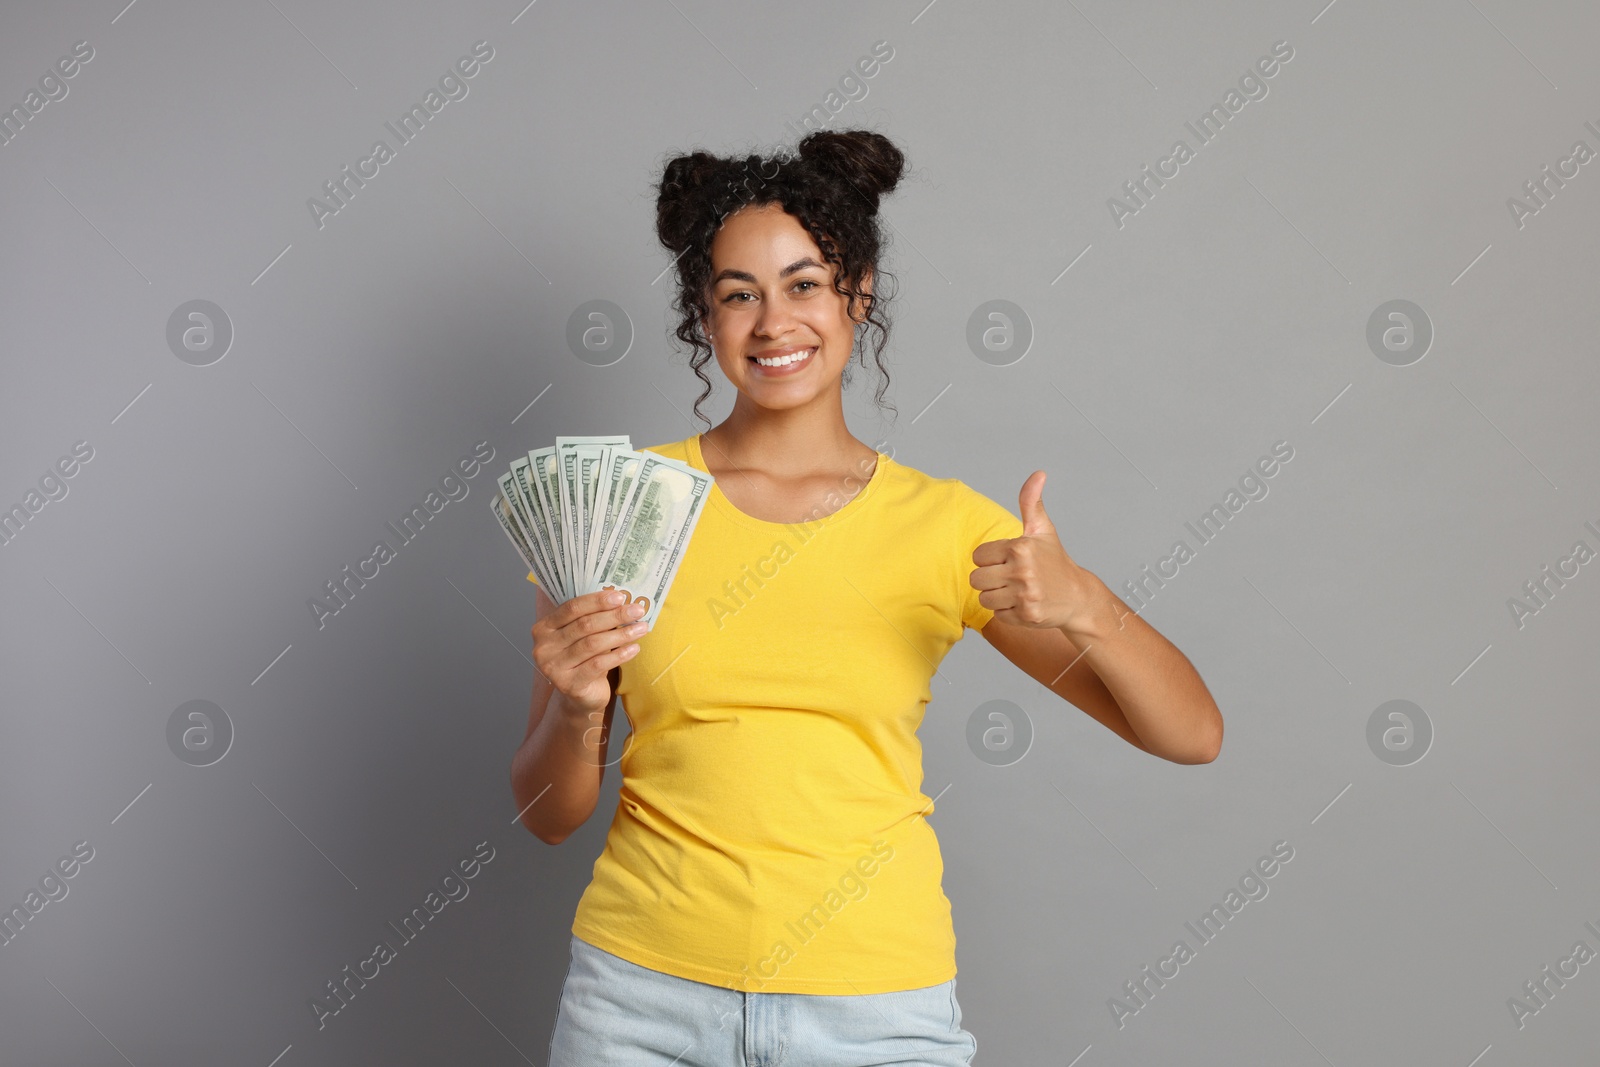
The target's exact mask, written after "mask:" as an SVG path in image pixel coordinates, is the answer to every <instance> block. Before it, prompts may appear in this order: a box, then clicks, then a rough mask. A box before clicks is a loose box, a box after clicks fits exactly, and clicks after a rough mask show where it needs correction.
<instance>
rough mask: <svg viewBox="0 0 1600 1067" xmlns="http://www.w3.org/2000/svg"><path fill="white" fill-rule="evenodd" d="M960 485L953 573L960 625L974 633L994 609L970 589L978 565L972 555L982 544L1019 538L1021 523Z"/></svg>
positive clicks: (968, 488) (1006, 511)
mask: <svg viewBox="0 0 1600 1067" xmlns="http://www.w3.org/2000/svg"><path fill="white" fill-rule="evenodd" d="M956 484H957V485H959V486H960V489H959V491H958V492H957V493H956V500H957V508H956V509H955V510H956V512H957V516H958V520H959V521H958V525H957V529H958V530H959V535H958V536H957V538H956V541H957V551H958V552H959V556H960V558H959V559H958V560H957V566H956V573H957V579H958V583H959V584H958V585H957V596H958V598H959V601H960V604H961V622H962V624H963V625H965V626H970V627H971V628H972V629H974V630H982V629H983V628H984V627H985V626H987V625H988V624H989V620H990V619H992V618H994V609H993V608H986V607H984V606H983V605H982V604H980V603H978V597H979V596H981V595H982V592H983V591H982V590H980V589H974V588H973V587H972V582H971V580H970V579H971V576H972V571H973V569H974V568H975V567H976V566H977V564H975V563H973V562H972V553H973V552H974V551H975V550H976V549H977V547H978V546H979V545H981V544H983V543H984V542H985V541H999V540H1001V539H1003V538H1007V537H1021V536H1022V520H1021V519H1019V518H1017V517H1016V516H1015V515H1013V514H1012V513H1011V512H1010V511H1009V510H1007V509H1006V508H1004V507H1002V506H1000V505H999V504H997V503H995V502H994V501H993V500H990V499H989V498H988V497H986V496H984V495H983V494H982V493H980V492H978V491H977V490H976V489H973V488H972V487H970V486H968V485H966V484H965V483H961V482H957V483H956Z"/></svg>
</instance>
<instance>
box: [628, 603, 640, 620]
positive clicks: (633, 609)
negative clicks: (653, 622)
mask: <svg viewBox="0 0 1600 1067" xmlns="http://www.w3.org/2000/svg"><path fill="white" fill-rule="evenodd" d="M628 614H629V615H632V616H633V617H634V618H636V619H637V618H638V617H639V616H640V615H643V614H644V605H643V604H632V605H629V607H628Z"/></svg>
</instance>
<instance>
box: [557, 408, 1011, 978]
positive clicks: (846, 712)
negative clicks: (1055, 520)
mask: <svg viewBox="0 0 1600 1067" xmlns="http://www.w3.org/2000/svg"><path fill="white" fill-rule="evenodd" d="M648 451H651V452H656V453H659V454H661V455H664V456H669V457H671V458H673V459H679V460H684V461H686V462H688V463H689V464H690V465H692V466H694V467H695V468H697V469H699V470H705V469H706V466H705V461H704V459H703V457H702V455H701V453H700V440H699V437H698V436H696V437H690V438H687V439H686V440H683V441H678V442H675V443H672V444H665V445H654V446H651V447H650V448H649V449H648ZM868 475H870V481H867V483H866V485H865V487H863V488H861V489H860V491H859V492H857V493H856V495H855V496H854V497H852V498H851V499H850V500H849V501H848V502H847V503H845V505H844V506H843V507H842V508H839V510H837V511H835V512H834V513H833V514H831V515H827V516H824V517H823V518H821V519H819V520H817V521H815V522H807V523H795V524H783V523H773V522H765V521H762V520H759V519H755V518H752V517H751V516H748V515H746V514H744V513H743V512H741V511H739V510H738V509H737V508H735V507H734V506H733V504H732V503H731V502H730V501H729V500H728V498H727V497H726V496H725V495H723V493H722V490H721V488H720V486H713V488H712V490H711V496H710V499H709V500H708V501H707V502H706V506H705V510H704V511H703V512H702V514H701V516H700V519H699V522H698V524H697V525H696V527H695V530H694V534H693V537H692V538H691V539H690V543H689V547H688V549H687V551H686V552H685V555H684V558H683V562H682V564H681V566H680V568H679V570H678V573H677V575H676V577H675V578H674V579H673V583H672V587H671V589H670V591H669V592H668V594H667V599H666V602H665V603H664V604H663V606H662V609H661V614H660V616H659V617H658V618H657V620H656V624H655V626H654V628H653V629H652V630H651V631H650V632H649V633H648V634H646V635H645V636H644V637H643V638H641V639H640V647H639V652H638V654H637V655H636V656H634V658H633V659H631V660H628V661H627V662H625V663H624V664H623V665H622V670H621V683H620V685H619V690H618V692H619V695H620V696H621V698H622V703H623V708H624V710H625V712H626V713H627V716H628V721H629V723H630V724H631V727H632V731H633V733H632V736H631V737H629V738H628V739H627V740H626V742H623V741H621V740H619V739H620V736H621V731H614V732H613V734H612V742H611V746H610V749H609V751H608V758H609V759H612V760H616V759H617V750H618V747H619V746H621V747H622V748H623V749H624V751H623V754H622V756H621V759H620V767H621V771H622V787H621V798H620V803H619V804H618V805H617V811H616V815H615V817H614V818H613V820H612V823H611V828H610V831H609V832H608V834H607V836H606V843H605V849H604V851H603V852H602V853H601V855H600V858H599V859H598V860H597V861H596V862H595V865H594V877H593V880H592V881H591V882H590V884H589V886H588V888H587V889H586V890H585V891H584V894H583V897H582V899H581V900H580V901H579V903H578V909H577V914H576V916H575V917H574V920H573V924H572V932H573V933H574V934H576V935H577V936H578V937H579V938H580V939H582V940H584V941H587V942H589V943H590V944H593V945H596V946H598V947H600V948H602V949H605V950H606V951H608V952H611V953H613V954H615V955H617V956H621V957H622V958H623V959H626V960H631V961H632V962H634V963H637V964H639V965H640V966H643V967H648V968H651V969H652V970H657V971H664V972H666V973H668V974H673V975H677V976H679V977H681V978H688V979H692V980H694V981H698V982H709V983H711V984H713V985H718V986H724V987H727V988H730V989H738V990H743V991H747V992H766V993H822V994H853V993H885V992H892V991H895V990H904V989H919V988H922V987H924V986H929V985H937V984H939V983H942V982H945V981H948V980H949V979H950V978H952V977H954V976H955V974H956V961H955V930H954V926H953V924H952V922H951V916H950V901H949V899H948V898H947V897H946V896H945V895H944V890H943V888H942V886H941V884H940V882H941V878H942V875H943V873H944V861H943V858H942V857H941V855H940V851H939V843H938V840H937V838H936V837H935V835H934V832H933V827H932V826H930V825H929V824H928V820H927V815H928V814H929V813H931V812H932V811H933V802H932V800H931V798H929V797H928V796H927V795H925V794H924V793H923V792H922V746H921V744H920V743H919V742H918V740H917V737H916V730H917V727H918V726H919V725H920V724H921V722H922V717H923V712H924V710H925V708H926V705H927V703H928V699H929V697H930V695H931V693H930V688H929V686H930V682H931V681H932V678H933V674H934V671H935V669H936V668H937V666H938V664H939V662H940V660H942V659H943V658H944V655H945V653H946V652H948V651H949V649H950V646H951V645H953V644H954V643H955V642H956V641H958V640H960V639H961V637H962V636H963V634H964V632H965V631H964V630H963V626H970V627H972V628H973V629H975V630H981V629H982V628H983V626H984V625H985V624H986V623H987V622H988V621H989V620H990V619H991V618H992V617H993V616H994V612H993V611H992V610H990V609H988V608H985V607H983V606H982V605H980V604H979V603H978V590H976V589H974V588H973V587H972V586H971V584H970V583H969V582H968V580H967V579H968V575H969V574H970V573H971V571H972V568H973V563H972V550H973V549H974V548H976V547H977V546H978V545H979V544H981V543H983V542H985V541H992V540H995V539H998V538H1002V537H1017V536H1020V535H1021V533H1022V522H1021V521H1020V520H1019V519H1017V518H1016V517H1015V516H1014V515H1012V514H1011V512H1009V511H1008V510H1006V509H1005V508H1003V507H1001V506H1000V505H999V504H997V503H995V502H994V501H992V500H990V499H989V498H988V497H986V496H984V495H982V494H981V493H979V492H977V491H976V490H974V489H972V488H970V487H969V486H967V485H966V484H964V483H962V482H960V481H958V480H956V479H954V478H933V477H930V476H928V475H926V474H923V473H922V472H921V471H918V470H915V469H913V468H911V467H905V466H902V465H900V464H898V463H896V462H895V461H894V460H893V459H891V458H890V457H888V456H886V455H883V454H882V453H879V456H878V460H877V466H876V468H875V469H869V470H863V471H862V476H863V478H865V477H867V476H868ZM859 484H860V481H859V480H858V481H856V482H854V483H847V484H846V486H845V491H844V492H845V493H848V492H851V491H854V490H855V489H856V487H857V486H858V485H859ZM843 495H844V493H841V494H840V497H841V498H842V497H843ZM827 506H836V504H829V505H827ZM529 579H530V580H532V579H533V576H532V575H529Z"/></svg>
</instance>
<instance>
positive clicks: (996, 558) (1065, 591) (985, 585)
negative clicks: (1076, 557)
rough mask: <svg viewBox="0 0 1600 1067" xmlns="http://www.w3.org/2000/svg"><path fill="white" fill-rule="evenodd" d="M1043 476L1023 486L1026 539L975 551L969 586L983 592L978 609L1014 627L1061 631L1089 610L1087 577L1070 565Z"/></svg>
mask: <svg viewBox="0 0 1600 1067" xmlns="http://www.w3.org/2000/svg"><path fill="white" fill-rule="evenodd" d="M1044 481H1045V472H1044V471H1042V470H1038V471H1034V472H1033V473H1032V474H1030V475H1029V476H1028V480H1027V481H1025V482H1023V483H1022V492H1021V493H1020V494H1019V495H1018V497H1017V503H1018V505H1019V507H1020V510H1021V512H1022V536H1021V537H1006V538H1001V539H1000V540H998V541H985V542H984V543H983V544H981V545H979V546H978V547H977V548H975V549H973V551H972V562H973V563H975V564H977V566H976V568H974V570H973V571H972V574H971V575H969V576H968V578H967V581H968V582H970V583H971V585H972V587H973V588H974V589H980V590H982V591H983V592H982V593H981V594H980V595H979V597H978V603H980V604H982V605H983V606H984V607H986V608H993V609H994V617H995V618H997V619H999V620H1000V621H1002V622H1005V623H1009V624H1011V625H1013V626H1031V627H1034V628H1036V629H1044V628H1046V627H1049V628H1052V629H1062V628H1064V627H1068V626H1069V624H1070V623H1071V622H1072V621H1073V620H1074V619H1076V618H1077V617H1078V616H1079V614H1080V613H1082V612H1084V611H1085V610H1086V609H1087V607H1088V603H1087V600H1088V598H1087V596H1086V592H1087V588H1086V586H1085V584H1084V582H1085V580H1086V579H1087V578H1088V577H1089V574H1088V572H1087V571H1085V570H1084V569H1083V568H1082V567H1079V566H1078V565H1077V564H1076V563H1074V562H1073V561H1072V557H1071V556H1069V555H1067V550H1066V548H1065V547H1064V546H1063V545H1062V544H1061V538H1060V537H1058V536H1057V535H1056V528H1055V526H1054V525H1053V524H1052V523H1051V522H1050V516H1048V515H1046V514H1045V511H1044V501H1043V499H1042V498H1043V496H1044Z"/></svg>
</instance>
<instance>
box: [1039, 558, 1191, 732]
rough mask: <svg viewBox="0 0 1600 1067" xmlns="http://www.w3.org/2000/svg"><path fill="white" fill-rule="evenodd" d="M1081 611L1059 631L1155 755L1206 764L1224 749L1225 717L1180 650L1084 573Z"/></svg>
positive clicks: (1090, 574) (1082, 574)
mask: <svg viewBox="0 0 1600 1067" xmlns="http://www.w3.org/2000/svg"><path fill="white" fill-rule="evenodd" d="M1080 577H1081V580H1082V582H1083V586H1084V588H1083V590H1082V593H1081V596H1082V600H1081V601H1080V603H1083V604H1085V605H1087V607H1086V609H1085V610H1083V611H1082V612H1080V613H1079V614H1078V617H1077V618H1075V619H1074V621H1073V625H1072V628H1068V627H1065V626H1063V627H1062V632H1063V633H1065V634H1066V635H1067V639H1068V640H1069V641H1071V642H1072V643H1073V645H1074V646H1075V647H1076V648H1077V649H1078V651H1079V652H1080V653H1083V658H1082V661H1081V662H1082V663H1083V664H1085V665H1087V666H1089V667H1090V668H1091V669H1092V670H1093V671H1094V672H1095V674H1096V675H1098V676H1099V678H1100V680H1101V681H1102V682H1104V683H1105V686H1106V689H1107V690H1109V691H1110V693H1111V695H1112V696H1113V697H1114V698H1115V699H1116V701H1117V705H1118V706H1119V707H1120V708H1121V709H1122V714H1123V716H1124V718H1126V719H1127V720H1128V724H1129V725H1130V726H1131V727H1132V728H1133V730H1134V732H1135V733H1137V734H1138V735H1139V740H1140V741H1141V742H1143V744H1144V747H1145V748H1146V749H1147V750H1148V751H1149V752H1151V753H1152V754H1153V755H1157V756H1160V757H1162V758H1163V759H1168V760H1172V761H1173V762H1175V763H1208V762H1210V761H1211V760H1213V759H1215V758H1216V755H1217V752H1218V751H1219V750H1220V748H1221V746H1222V712H1221V711H1220V710H1218V708H1217V705H1216V701H1214V700H1213V699H1212V697H1211V692H1210V690H1208V689H1207V688H1206V684H1205V682H1204V681H1203V680H1202V679H1201V678H1200V675H1199V673H1198V672H1197V671H1196V670H1195V669H1194V665H1193V664H1191V663H1190V662H1189V660H1188V658H1187V657H1186V656H1184V654H1183V653H1182V652H1181V651H1179V650H1178V648H1177V646H1175V645H1173V644H1172V642H1170V641H1168V640H1167V639H1166V638H1165V637H1163V636H1161V634H1160V633H1158V632H1157V631H1156V629H1155V627H1153V626H1151V625H1150V624H1149V623H1147V622H1145V621H1144V619H1142V618H1140V617H1139V616H1138V615H1136V614H1134V613H1133V612H1132V611H1130V610H1129V609H1128V606H1127V605H1126V604H1125V603H1123V601H1122V598H1121V597H1119V596H1117V595H1116V594H1115V593H1113V592H1112V591H1111V590H1110V588H1108V587H1107V586H1106V584H1105V583H1104V582H1102V581H1101V580H1100V579H1099V578H1098V577H1096V576H1095V575H1094V574H1092V573H1091V572H1089V571H1083V572H1082V573H1081V576H1080Z"/></svg>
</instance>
